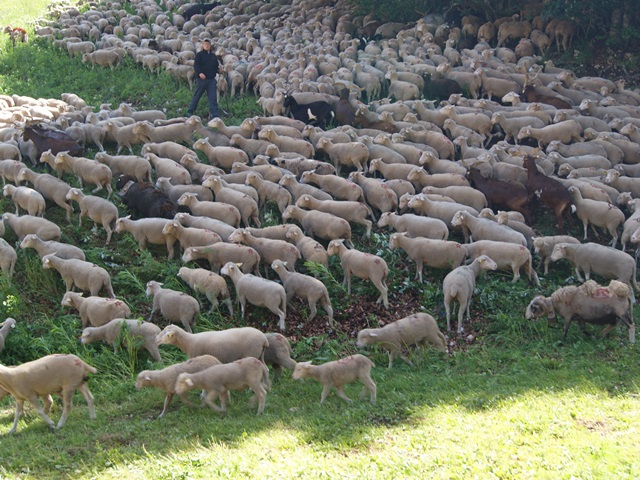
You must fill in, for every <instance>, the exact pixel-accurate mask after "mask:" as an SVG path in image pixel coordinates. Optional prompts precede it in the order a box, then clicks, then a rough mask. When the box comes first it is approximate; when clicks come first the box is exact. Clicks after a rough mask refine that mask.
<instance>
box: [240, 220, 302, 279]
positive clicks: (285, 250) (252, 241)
mask: <svg viewBox="0 0 640 480" xmlns="http://www.w3.org/2000/svg"><path fill="white" fill-rule="evenodd" d="M285 235H286V234H285ZM229 241H230V242H238V243H243V244H245V245H248V246H249V247H252V248H254V249H255V250H256V252H258V253H259V254H260V258H261V259H262V261H263V262H264V263H265V273H266V275H265V276H266V277H269V275H268V273H269V272H268V266H269V265H270V264H271V262H273V261H274V260H282V261H283V262H286V265H287V268H288V269H289V270H295V265H296V262H297V261H298V260H299V259H300V258H301V255H300V251H299V250H298V249H297V247H296V246H295V245H292V244H290V243H289V242H287V241H285V240H277V239H271V238H261V237H254V236H253V235H252V234H251V233H250V232H249V231H248V230H246V229H244V228H239V229H237V230H236V231H235V232H233V233H232V234H231V235H229Z"/></svg>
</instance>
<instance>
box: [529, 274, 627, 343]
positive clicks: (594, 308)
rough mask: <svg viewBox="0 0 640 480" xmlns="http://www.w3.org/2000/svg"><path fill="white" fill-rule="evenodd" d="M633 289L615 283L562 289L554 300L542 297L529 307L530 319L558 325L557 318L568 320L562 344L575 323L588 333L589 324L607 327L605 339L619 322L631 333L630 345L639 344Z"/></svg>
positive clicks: (557, 292)
mask: <svg viewBox="0 0 640 480" xmlns="http://www.w3.org/2000/svg"><path fill="white" fill-rule="evenodd" d="M629 295H630V289H629V287H628V286H627V285H625V284H624V283H623V282H619V281H617V280H611V282H609V286H607V287H603V286H600V285H598V284H597V283H596V282H594V281H593V280H588V281H587V282H585V283H583V284H582V285H580V286H578V287H576V286H573V285H572V286H568V287H562V288H560V289H558V290H556V291H555V292H553V293H552V294H551V296H550V297H544V296H542V295H539V296H537V297H535V298H534V299H533V300H532V301H531V303H530V304H529V306H528V307H527V311H526V317H527V319H534V320H537V319H538V318H540V317H543V316H545V315H546V316H548V317H549V319H552V320H553V322H554V323H555V318H556V315H558V316H560V317H562V318H563V319H564V327H563V333H562V340H566V338H567V332H568V331H569V325H571V321H572V320H574V319H576V320H578V322H579V325H580V330H582V331H583V332H584V324H585V323H595V324H599V325H602V324H605V325H606V326H605V327H604V329H603V330H602V335H603V336H605V335H607V334H608V333H609V332H610V331H611V330H613V329H614V328H615V326H616V321H617V320H618V318H620V319H622V321H623V322H624V323H625V325H626V326H627V328H628V329H629V343H631V344H634V343H635V340H636V338H635V332H636V326H635V324H634V322H633V313H632V312H633V310H632V308H633V305H632V303H631V302H630V301H629V298H630V296H629Z"/></svg>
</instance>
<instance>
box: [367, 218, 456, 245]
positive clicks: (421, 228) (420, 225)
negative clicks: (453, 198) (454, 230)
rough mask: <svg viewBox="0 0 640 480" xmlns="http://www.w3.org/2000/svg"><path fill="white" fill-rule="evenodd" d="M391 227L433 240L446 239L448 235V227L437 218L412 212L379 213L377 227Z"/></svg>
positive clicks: (413, 235)
mask: <svg viewBox="0 0 640 480" xmlns="http://www.w3.org/2000/svg"><path fill="white" fill-rule="evenodd" d="M387 225H389V226H391V227H393V228H395V229H396V231H398V232H407V234H408V235H409V236H410V237H414V238H415V237H425V238H431V239H434V240H446V239H447V238H448V237H449V229H448V228H447V225H446V223H444V222H443V221H442V220H439V219H437V218H429V217H423V216H421V215H414V214H412V213H405V214H404V215H398V214H397V213H394V212H385V213H383V214H382V215H380V219H379V220H378V227H381V228H382V227H386V226H387Z"/></svg>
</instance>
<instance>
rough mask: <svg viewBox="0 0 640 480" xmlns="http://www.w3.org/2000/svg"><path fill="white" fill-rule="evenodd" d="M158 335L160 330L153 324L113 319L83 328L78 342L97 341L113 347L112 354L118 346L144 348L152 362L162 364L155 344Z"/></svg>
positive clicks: (84, 343) (86, 343) (88, 342)
mask: <svg viewBox="0 0 640 480" xmlns="http://www.w3.org/2000/svg"><path fill="white" fill-rule="evenodd" d="M159 333H160V328H159V327H158V326H157V325H154V324H153V323H149V322H143V321H141V320H126V319H124V318H115V319H113V320H111V321H109V322H108V323H106V324H104V325H101V326H99V327H85V328H84V329H83V330H82V335H81V336H80V342H81V343H82V344H83V345H88V344H90V343H93V342H98V341H102V342H106V343H108V344H109V345H113V352H114V353H116V352H117V350H118V346H120V345H123V346H129V347H131V348H136V349H140V348H145V349H146V350H147V351H148V352H149V353H150V354H151V357H152V358H153V360H154V361H156V362H160V363H162V358H160V352H159V351H158V345H157V344H156V342H155V338H156V336H157V335H158V334H159Z"/></svg>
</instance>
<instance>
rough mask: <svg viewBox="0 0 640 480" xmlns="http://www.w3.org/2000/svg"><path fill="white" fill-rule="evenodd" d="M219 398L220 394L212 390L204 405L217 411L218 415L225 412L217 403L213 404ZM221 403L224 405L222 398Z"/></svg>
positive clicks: (205, 398)
mask: <svg viewBox="0 0 640 480" xmlns="http://www.w3.org/2000/svg"><path fill="white" fill-rule="evenodd" d="M216 398H218V392H216V391H215V390H211V391H210V392H208V393H207V395H206V396H205V397H204V400H203V401H204V403H206V404H207V405H209V408H211V410H215V411H216V412H218V413H222V412H224V411H225V409H224V408H221V407H219V406H217V405H216V404H215V403H213V401H214V400H215V399H216ZM220 403H221V404H222V397H220Z"/></svg>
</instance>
